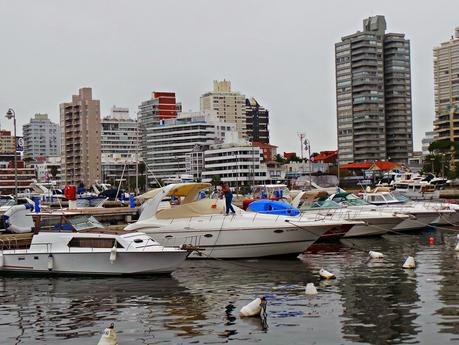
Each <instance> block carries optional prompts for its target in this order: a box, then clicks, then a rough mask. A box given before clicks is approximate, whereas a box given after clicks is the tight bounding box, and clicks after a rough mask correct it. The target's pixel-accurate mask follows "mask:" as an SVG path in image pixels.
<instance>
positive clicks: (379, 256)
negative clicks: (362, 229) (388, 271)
mask: <svg viewBox="0 0 459 345" xmlns="http://www.w3.org/2000/svg"><path fill="white" fill-rule="evenodd" d="M368 254H369V255H370V258H372V259H383V258H384V254H383V253H380V252H374V251H372V250H370V251H369V252H368Z"/></svg>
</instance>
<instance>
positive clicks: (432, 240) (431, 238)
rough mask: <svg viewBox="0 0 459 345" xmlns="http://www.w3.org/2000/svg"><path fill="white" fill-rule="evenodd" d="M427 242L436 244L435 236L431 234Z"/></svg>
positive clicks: (431, 244) (430, 244)
mask: <svg viewBox="0 0 459 345" xmlns="http://www.w3.org/2000/svg"><path fill="white" fill-rule="evenodd" d="M427 243H428V244H429V246H433V245H434V244H435V237H433V236H429V238H428V239H427Z"/></svg>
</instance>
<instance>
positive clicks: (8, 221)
mask: <svg viewBox="0 0 459 345" xmlns="http://www.w3.org/2000/svg"><path fill="white" fill-rule="evenodd" d="M33 208H34V205H32V204H29V203H27V204H24V205H15V206H11V207H10V208H9V209H8V210H7V211H6V212H5V213H4V214H3V224H4V226H5V229H6V230H8V231H11V232H13V233H16V234H22V233H27V232H32V227H33V221H32V218H30V217H29V218H30V219H29V218H26V219H27V220H30V226H28V225H27V224H24V223H23V224H14V223H13V222H12V217H13V216H14V215H15V213H17V212H21V211H30V210H33ZM23 213H24V215H25V213H26V212H23ZM16 216H18V215H16ZM22 218H23V217H20V219H22Z"/></svg>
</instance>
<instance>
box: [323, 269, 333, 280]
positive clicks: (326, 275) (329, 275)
mask: <svg viewBox="0 0 459 345" xmlns="http://www.w3.org/2000/svg"><path fill="white" fill-rule="evenodd" d="M319 275H320V277H321V278H322V279H335V278H336V276H335V275H334V274H333V273H331V272H328V271H327V270H324V269H323V268H321V269H320V271H319Z"/></svg>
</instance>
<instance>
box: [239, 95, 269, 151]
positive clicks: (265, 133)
mask: <svg viewBox="0 0 459 345" xmlns="http://www.w3.org/2000/svg"><path fill="white" fill-rule="evenodd" d="M245 119H246V126H247V138H248V139H249V140H251V141H256V142H260V143H265V144H269V128H268V125H269V111H268V109H265V108H264V107H262V106H261V105H260V104H259V103H258V102H257V100H256V99H255V98H250V99H248V98H247V99H246V100H245Z"/></svg>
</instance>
